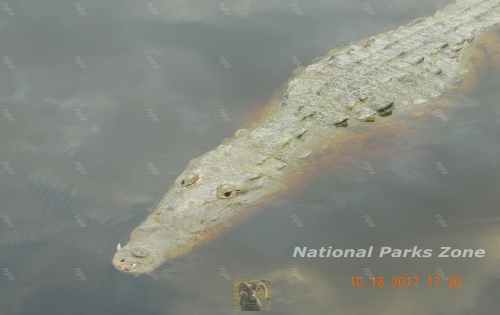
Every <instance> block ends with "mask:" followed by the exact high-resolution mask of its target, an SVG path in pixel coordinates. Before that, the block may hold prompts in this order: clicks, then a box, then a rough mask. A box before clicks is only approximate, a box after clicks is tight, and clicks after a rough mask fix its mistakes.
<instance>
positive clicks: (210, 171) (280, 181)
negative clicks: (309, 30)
mask: <svg viewBox="0 0 500 315" xmlns="http://www.w3.org/2000/svg"><path fill="white" fill-rule="evenodd" d="M498 23H500V0H459V1H457V2H456V3H454V4H450V5H448V6H446V7H445V8H443V9H442V10H440V11H438V12H436V14H435V15H433V16H431V17H428V18H421V19H417V20H415V21H413V22H411V23H410V24H408V25H406V26H402V27H399V28H398V29H396V30H393V31H389V32H386V33H382V34H379V35H375V36H372V37H369V38H367V39H364V40H361V41H359V42H356V43H353V44H351V45H348V46H346V47H343V48H340V49H335V50H332V51H331V52H330V53H329V54H328V55H327V56H325V57H323V58H321V59H319V60H318V61H317V62H315V63H313V64H311V65H309V66H307V67H305V68H304V69H303V70H302V72H301V73H299V74H298V75H296V76H295V77H294V78H292V79H291V81H290V82H289V83H288V86H287V87H286V89H285V91H284V92H283V94H282V98H281V104H280V108H279V110H277V111H275V112H273V113H272V114H271V115H270V116H269V117H267V118H266V119H265V120H264V121H263V122H262V123H261V124H260V125H259V126H256V127H255V128H253V129H250V130H246V129H242V130H238V131H237V132H236V133H235V135H234V136H233V137H232V138H230V139H227V140H226V141H224V143H223V144H221V145H220V146H218V147H217V148H215V149H214V150H212V151H209V152H207V153H205V154H204V155H202V156H200V157H198V158H196V159H194V160H192V161H191V162H190V163H189V165H188V166H187V168H186V169H185V170H184V171H183V172H182V174H181V175H180V176H179V177H178V179H177V180H176V182H175V184H174V185H173V186H172V187H171V188H170V190H169V191H168V192H167V194H166V195H165V196H164V197H163V199H162V200H161V202H160V203H159V205H158V206H157V207H156V208H155V209H154V210H153V211H152V213H151V214H150V215H149V216H148V217H147V219H146V220H145V221H144V222H143V223H142V224H141V225H139V226H138V227H137V228H136V229H134V231H133V232H132V233H131V235H130V240H129V243H128V244H127V245H126V246H124V247H121V246H120V247H119V248H118V251H117V253H116V254H115V256H114V258H113V264H114V266H115V267H116V268H117V269H119V270H120V271H124V272H128V273H132V274H141V273H147V272H150V271H152V270H154V269H156V268H157V267H159V266H160V265H161V264H162V263H163V262H165V261H166V260H168V259H172V258H174V257H177V256H179V255H182V254H184V253H186V252H188V251H189V250H191V249H192V248H193V246H195V245H197V244H199V243H200V242H202V241H203V240H205V239H207V238H208V237H209V236H210V235H212V234H214V233H217V231H220V230H221V227H222V226H225V225H230V223H231V222H233V220H234V219H235V218H237V217H239V216H241V214H242V213H244V212H245V211H244V210H245V209H247V208H248V207H250V206H255V205H256V204H258V203H259V202H260V201H261V200H263V199H264V198H265V197H268V196H270V195H273V194H275V193H276V192H279V191H282V190H284V189H285V188H286V179H287V176H288V175H290V174H292V173H293V172H295V171H297V170H300V168H301V167H302V166H303V165H304V163H305V160H307V159H308V158H309V156H310V155H311V154H314V152H316V151H318V148H319V147H320V143H321V139H324V136H325V135H327V136H328V137H334V136H335V133H336V132H337V130H338V129H340V128H345V127H348V126H351V125H356V124H358V125H359V124H369V123H371V122H373V121H376V120H378V119H384V118H383V117H384V116H388V115H390V114H391V113H392V112H393V111H394V110H398V109H403V108H405V107H407V108H410V109H413V108H415V107H422V106H425V104H426V103H427V102H428V101H429V100H431V99H433V98H436V97H439V96H441V95H443V93H445V92H446V91H447V90H449V89H451V88H452V87H454V86H456V84H457V83H458V82H460V81H461V80H462V79H463V78H464V75H465V73H466V72H467V68H466V66H467V60H468V59H467V56H468V52H469V51H470V49H469V48H470V47H471V46H472V45H473V44H474V41H475V40H476V39H477V38H478V36H479V35H480V34H481V33H483V32H485V31H486V30H488V29H490V28H491V27H492V26H494V25H496V24H498Z"/></svg>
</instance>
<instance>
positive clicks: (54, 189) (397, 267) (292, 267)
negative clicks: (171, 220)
mask: <svg viewBox="0 0 500 315" xmlns="http://www.w3.org/2000/svg"><path fill="white" fill-rule="evenodd" d="M292 2H293V1H290V2H288V1H268V2H266V4H262V3H261V2H258V3H257V2H256V3H252V2H251V1H236V2H234V4H227V3H226V4H225V6H224V5H222V6H221V3H223V2H219V1H194V0H193V1H173V0H168V1H157V2H152V5H153V7H151V6H148V4H147V3H144V5H143V6H142V5H138V4H137V2H135V1H121V2H119V3H118V2H116V3H115V1H112V0H108V1H91V0H87V1H81V2H77V3H73V2H65V1H58V0H51V1H45V2H44V4H43V5H42V4H41V3H38V2H37V3H31V2H26V1H19V2H9V3H8V4H6V5H5V6H3V11H2V13H1V15H0V40H1V42H2V43H3V44H2V45H1V46H0V55H1V56H4V57H3V60H2V61H3V64H2V65H0V68H1V71H0V110H1V112H0V141H1V144H2V145H1V146H0V162H1V163H0V197H1V200H2V208H1V210H0V250H1V251H0V268H1V269H0V296H1V298H0V314H68V313H77V314H109V313H113V314H115V313H121V314H137V313H141V314H198V313H199V314H230V313H232V311H231V296H230V294H231V293H230V288H231V282H230V280H231V279H232V278H236V277H268V278H271V279H273V280H274V282H275V283H276V284H277V287H276V288H275V300H274V301H273V311H272V313H274V314H303V313H311V314H316V313H326V312H328V313H336V312H339V313H342V314H358V313H359V314H366V313H367V312H368V311H370V312H371V314H413V313H415V314H417V313H418V314H453V315H455V314H469V313H473V314H491V312H487V311H488V310H491V309H493V308H494V307H497V306H498V305H497V302H496V301H497V300H498V296H499V294H500V287H499V282H498V280H497V278H496V277H497V275H498V272H497V269H496V268H497V267H496V265H497V260H498V259H499V258H500V257H499V256H500V255H499V251H498V246H500V243H499V241H500V239H498V233H497V231H496V228H497V227H498V223H499V221H500V219H499V218H498V213H497V210H498V203H499V197H498V196H499V185H498V183H499V181H498V178H499V175H500V171H499V164H498V156H499V154H500V152H499V151H500V146H499V145H498V138H499V137H500V108H499V107H498V103H497V100H498V99H499V97H500V94H499V92H498V89H497V87H498V83H499V82H500V74H498V73H496V72H491V73H488V72H485V73H484V75H483V78H482V80H481V82H480V85H479V87H478V88H477V89H476V90H475V91H474V92H473V94H471V95H468V96H467V97H464V96H460V95H456V96H455V97H454V98H453V100H452V103H453V104H454V106H452V107H451V108H453V109H452V110H450V111H443V112H435V114H434V115H430V116H428V117H425V118H420V119H414V120H409V119H406V120H404V122H405V124H406V125H407V126H408V129H409V130H407V131H405V132H402V133H401V134H380V135H378V134H376V135H373V137H371V138H370V140H369V142H368V143H367V145H366V148H364V149H362V150H352V151H349V150H346V154H345V156H341V157H338V156H337V157H335V158H334V159H332V160H335V163H334V165H332V167H331V168H325V169H323V170H322V172H321V174H322V175H321V176H318V177H316V178H314V179H313V180H312V181H311V182H310V183H309V184H308V186H306V188H305V189H303V190H301V191H294V194H293V196H286V197H283V198H279V199H277V200H275V201H274V202H272V203H271V204H269V205H268V206H266V207H265V209H263V211H261V212H260V213H259V215H256V216H254V217H252V218H251V219H250V220H249V221H247V222H245V223H244V224H243V225H242V226H240V227H239V228H237V229H235V230H233V231H231V232H230V233H228V234H227V235H225V236H223V237H221V238H220V239H218V240H216V241H214V242H211V243H209V244H207V246H205V247H203V248H200V249H199V250H197V251H196V252H194V253H192V254H190V255H188V256H186V257H184V258H181V259H179V260H178V261H173V262H172V263H171V264H169V265H167V266H165V267H164V268H163V269H162V270H161V271H160V272H158V273H157V274H156V275H155V276H154V277H140V278H133V277H129V276H126V275H123V274H119V273H118V272H116V271H115V270H113V269H112V267H111V264H110V259H111V255H112V253H113V252H114V248H115V246H116V243H117V242H118V241H123V240H125V238H126V237H127V236H128V233H129V231H130V229H131V228H132V227H133V226H135V225H136V224H138V223H139V222H140V221H141V220H142V219H143V218H144V216H145V215H146V211H147V209H148V208H150V207H152V206H154V205H155V203H156V202H157V200H158V199H159V198H160V197H161V195H162V193H164V192H165V190H166V188H167V187H168V185H169V184H170V183H171V181H172V180H173V178H174V177H175V176H176V175H177V174H178V173H179V172H180V171H181V169H183V167H184V165H185V164H186V162H187V161H188V160H189V159H191V158H192V157H194V156H196V155H198V154H200V153H202V152H204V151H206V150H208V149H210V148H211V147H214V146H215V145H217V144H218V143H219V142H220V141H221V139H222V138H223V137H224V136H227V135H229V134H231V133H232V132H233V131H234V130H235V129H236V128H238V126H239V125H241V124H243V123H244V122H245V121H246V119H245V117H248V116H249V114H251V113H252V112H254V111H255V110H256V109H257V108H258V107H259V106H261V105H260V104H262V103H263V102H264V101H265V100H266V99H267V98H268V97H269V96H271V95H272V93H273V92H274V91H275V90H276V89H278V88H279V87H280V86H281V85H282V84H283V83H284V82H285V81H286V79H287V77H288V76H289V74H290V72H291V71H292V70H293V68H294V67H295V66H296V65H298V64H300V63H308V62H310V61H311V60H312V59H313V58H314V57H316V56H319V55H321V54H323V53H324V52H325V51H326V50H327V49H328V48H331V47H333V46H335V45H338V44H342V43H345V42H347V41H350V40H354V39H358V38H361V37H363V36H366V35H368V34H372V33H376V32H379V31H383V30H385V29H388V28H391V27H394V26H396V25H399V24H401V23H404V22H405V21H408V20H409V19H410V18H412V17H415V16H419V15H427V14H430V13H431V12H432V11H433V10H434V9H435V8H437V7H439V6H441V5H442V4H443V3H444V2H443V1H439V2H435V1H413V0H406V1H398V2H397V3H396V2H392V1H377V2H375V1H368V0H367V1H321V0H314V1H308V2H307V3H305V2H304V1H298V2H297V1H295V2H293V3H292ZM174 9H176V10H177V11H175V10H174ZM408 9H410V10H408ZM174 11H175V12H178V14H175V12H174ZM407 12H411V16H410V15H409V13H407ZM332 163H333V162H332ZM323 244H325V245H329V244H333V245H335V246H338V247H366V246H368V245H370V244H373V245H390V246H394V247H397V246H399V247H411V246H414V245H420V246H422V247H438V246H440V245H442V244H449V245H450V246H457V247H485V248H487V249H488V250H489V256H488V258H486V259H483V260H436V259H427V260H418V261H417V260H411V259H406V260H397V259H394V260H391V259H381V260H377V259H373V260H314V261H306V260H294V259H291V258H290V250H291V248H292V247H293V246H295V245H310V246H314V247H318V246H321V245H323ZM431 272H438V273H440V274H442V275H444V276H445V277H446V276H448V275H452V274H455V273H458V274H461V275H463V276H464V279H465V284H464V288H463V289H460V290H449V289H440V290H438V289H426V288H419V289H413V290H401V289H400V290H397V289H391V288H387V289H362V290H360V289H353V288H352V287H351V276H353V275H362V276H366V275H370V274H374V275H386V276H392V275H395V274H399V273H418V274H421V275H425V274H428V273H431Z"/></svg>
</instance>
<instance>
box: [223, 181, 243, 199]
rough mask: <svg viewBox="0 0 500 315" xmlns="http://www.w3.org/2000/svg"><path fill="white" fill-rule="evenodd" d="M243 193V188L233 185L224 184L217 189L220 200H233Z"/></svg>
mask: <svg viewBox="0 0 500 315" xmlns="http://www.w3.org/2000/svg"><path fill="white" fill-rule="evenodd" d="M242 192H243V190H242V189H241V188H238V187H236V186H233V185H227V184H224V185H220V186H219V187H217V197H218V198H219V199H229V198H233V197H235V196H237V195H238V194H240V193H242Z"/></svg>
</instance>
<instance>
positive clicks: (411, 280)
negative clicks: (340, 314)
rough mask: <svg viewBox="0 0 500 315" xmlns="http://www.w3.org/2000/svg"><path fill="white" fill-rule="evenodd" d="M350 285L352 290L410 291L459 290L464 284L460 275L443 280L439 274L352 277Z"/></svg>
mask: <svg viewBox="0 0 500 315" xmlns="http://www.w3.org/2000/svg"><path fill="white" fill-rule="evenodd" d="M351 284H352V287H353V288H356V289H363V288H375V289H384V288H393V289H411V288H448V289H461V288H462V287H463V284H464V280H463V277H462V276H460V275H451V276H449V277H447V278H443V277H442V276H441V275H439V274H429V275H426V276H419V275H408V274H401V275H397V276H391V277H385V276H372V277H364V276H352V278H351Z"/></svg>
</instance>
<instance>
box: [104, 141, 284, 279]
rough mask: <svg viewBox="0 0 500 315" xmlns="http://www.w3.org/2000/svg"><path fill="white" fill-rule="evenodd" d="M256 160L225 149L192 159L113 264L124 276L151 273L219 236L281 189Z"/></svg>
mask: <svg viewBox="0 0 500 315" xmlns="http://www.w3.org/2000/svg"><path fill="white" fill-rule="evenodd" d="M240 151H241V149H240ZM256 160H257V159H256V156H255V152H251V150H245V151H244V152H238V148H237V147H235V146H234V145H232V146H231V145H222V146H219V147H218V148H217V149H215V150H213V151H210V152H208V153H207V154H205V155H203V156H201V157H199V158H197V159H195V160H193V161H191V162H190V163H189V165H188V167H187V168H186V170H184V172H183V173H182V174H181V175H180V176H179V177H178V178H177V179H176V180H175V183H174V184H173V186H172V187H171V188H170V190H169V191H168V192H167V194H166V195H165V196H164V198H163V199H162V201H161V202H160V204H159V205H158V206H157V207H156V208H155V209H154V210H153V211H152V213H151V214H150V215H149V216H148V217H147V219H146V220H145V221H144V222H143V223H142V224H140V225H139V226H138V227H136V228H135V229H134V230H133V232H132V233H131V235H130V239H129V242H128V244H127V245H126V246H124V247H120V248H119V249H118V251H117V252H116V254H115V257H114V258H113V265H114V266H115V267H116V268H117V269H118V270H120V271H123V272H128V273H132V274H141V273H147V272H150V271H153V270H154V269H156V268H157V267H158V266H160V265H161V264H162V263H163V262H165V261H166V260H169V259H172V258H175V257H177V256H179V255H182V254H184V253H186V252H188V251H190V250H191V249H192V248H193V247H194V246H195V245H197V244H198V243H200V242H201V241H203V240H205V239H207V238H210V237H212V236H214V235H217V233H218V232H220V230H221V226H227V225H228V224H229V223H230V222H232V219H233V218H235V217H236V216H237V215H238V214H241V213H242V210H243V209H245V208H247V207H248V206H251V205H252V204H255V203H256V202H257V201H259V200H261V199H262V198H263V197H264V196H265V195H268V194H269V193H271V192H272V191H273V190H274V188H276V187H277V185H276V184H275V181H273V180H271V177H269V176H267V175H266V176H264V175H263V174H262V172H260V171H265V168H264V167H260V166H259V167H256Z"/></svg>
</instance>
